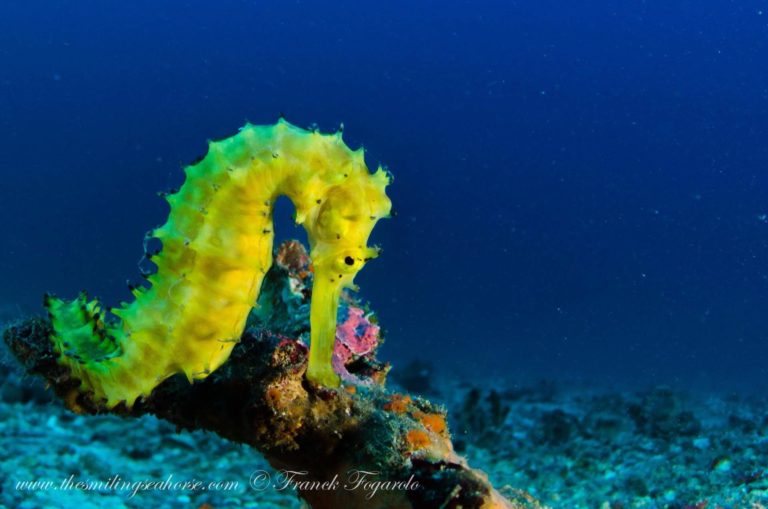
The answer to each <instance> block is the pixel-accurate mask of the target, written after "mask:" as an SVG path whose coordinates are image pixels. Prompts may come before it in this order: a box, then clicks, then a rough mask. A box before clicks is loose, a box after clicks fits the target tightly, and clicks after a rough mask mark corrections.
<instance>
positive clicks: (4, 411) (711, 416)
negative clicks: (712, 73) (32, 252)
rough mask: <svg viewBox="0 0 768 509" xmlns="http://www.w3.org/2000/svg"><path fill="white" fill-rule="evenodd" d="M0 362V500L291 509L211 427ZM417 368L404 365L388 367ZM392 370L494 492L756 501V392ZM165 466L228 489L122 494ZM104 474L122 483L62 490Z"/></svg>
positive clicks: (759, 494) (764, 421)
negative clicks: (72, 408) (83, 403)
mask: <svg viewBox="0 0 768 509" xmlns="http://www.w3.org/2000/svg"><path fill="white" fill-rule="evenodd" d="M2 367H3V369H2V371H1V372H0V373H1V374H0V437H2V438H0V440H2V447H0V458H1V459H2V462H1V463H0V468H2V480H1V481H0V506H2V507H8V508H22V509H31V508H46V507H50V508H60V507H77V508H78V509H88V508H95V507H110V508H121V507H127V508H138V507H141V508H146V507H153V508H154V507H157V508H175V507H193V508H203V509H219V508H230V507H232V508H234V507H259V508H276V507H283V508H287V507H301V506H302V503H301V502H300V501H299V500H298V499H297V497H296V496H295V493H293V492H292V491H290V490H279V489H275V488H270V489H265V490H258V491H257V490H254V489H252V488H251V487H250V485H249V480H250V478H251V475H252V474H253V473H254V472H257V471H261V470H264V471H270V470H269V467H268V466H267V464H266V463H265V461H264V460H263V459H262V458H261V457H260V455H259V454H258V453H256V452H255V451H253V450H251V449H250V448H248V447H245V446H241V445H238V444H233V443H230V442H228V441H226V440H224V439H221V438H219V437H218V436H216V435H213V434H211V433H204V432H195V433H188V432H181V433H177V432H176V430H175V428H174V427H173V426H172V425H170V424H168V423H165V422H162V421H159V420H157V419H154V418H151V417H145V418H142V419H122V418H119V417H115V416H78V415H74V414H72V413H70V412H68V411H67V410H66V409H64V408H63V406H62V405H61V404H60V403H58V402H57V401H55V400H53V399H52V398H51V396H50V394H49V393H48V392H47V391H46V390H45V388H44V387H43V386H42V383H41V382H40V381H39V380H37V379H35V378H31V377H25V376H22V375H21V374H20V373H19V370H18V368H17V367H16V366H15V365H14V363H13V361H12V360H11V359H8V358H7V354H6V356H5V357H4V358H3V360H2ZM428 371H429V370H428V366H426V365H421V366H403V367H402V370H401V371H400V373H403V374H406V375H407V374H409V373H426V372H428ZM393 378H394V379H393V384H395V386H397V385H396V384H397V383H398V382H399V383H400V384H401V385H402V386H404V387H405V388H408V389H410V390H412V391H415V392H421V393H424V394H425V395H426V396H427V397H429V398H431V399H435V400H437V401H442V402H444V403H445V404H446V405H447V407H448V409H449V411H450V423H451V429H452V433H453V436H454V443H455V445H456V448H457V449H458V450H459V451H461V452H462V453H463V454H465V455H466V456H467V458H468V460H469V462H470V464H471V465H472V466H474V467H475V468H480V469H482V470H484V471H485V472H486V473H487V474H488V475H489V477H490V478H491V480H492V481H493V483H494V485H495V486H497V488H499V489H501V491H502V492H503V491H504V489H505V486H513V487H515V488H519V489H523V490H525V491H527V492H529V493H531V494H532V495H534V496H536V497H537V498H539V499H540V500H541V501H542V502H544V503H545V504H547V505H548V506H549V507H552V508H564V509H579V508H596V509H628V508H669V509H715V508H718V507H720V508H724V509H729V508H745V509H759V508H763V507H768V411H766V410H768V400H766V398H765V397H744V396H739V395H714V394H711V393H710V394H696V393H690V392H689V393H685V394H683V393H681V392H679V391H676V390H673V389H670V388H665V387H652V388H648V389H643V390H637V391H624V392H609V391H606V390H604V389H600V388H584V387H580V388H576V387H575V386H573V385H565V384H562V385H559V384H555V383H551V382H540V383H534V384H530V385H511V384H510V385H505V384H506V382H504V381H499V380H496V381H493V383H491V382H490V381H489V382H486V383H484V384H482V385H479V384H478V381H477V380H474V381H473V384H474V385H471V384H468V383H462V382H461V381H457V380H455V379H454V380H452V381H443V382H440V381H439V380H440V377H438V376H437V375H431V374H430V375H429V376H422V377H419V376H407V377H400V378H399V379H398V377H397V376H394V377H393ZM445 380H449V379H448V378H446V379H445ZM169 475H170V476H172V481H173V482H176V481H194V480H199V481H202V482H203V483H204V484H205V485H207V483H209V482H217V483H229V485H226V484H222V485H220V486H218V487H217V486H213V487H211V488H212V489H204V490H203V489H195V490H190V489H187V490H185V489H176V490H170V489H150V490H140V491H138V492H137V493H135V494H134V495H132V492H131V489H132V487H133V486H135V484H133V483H135V482H137V481H163V480H165V479H167V478H168V476H169ZM114 476H119V478H120V481H121V482H122V481H125V482H126V483H127V484H124V485H123V486H122V487H121V488H122V489H118V487H117V484H113V485H112V486H106V485H102V486H97V487H91V489H79V488H77V487H75V484H76V483H77V482H86V483H87V482H93V481H102V482H103V483H104V484H106V483H107V482H109V481H110V480H112V479H113V478H114ZM35 481H37V482H38V484H37V485H33V484H30V483H33V482H35ZM45 483H47V484H45ZM217 488H218V489H217Z"/></svg>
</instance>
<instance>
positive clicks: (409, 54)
mask: <svg viewBox="0 0 768 509" xmlns="http://www.w3.org/2000/svg"><path fill="white" fill-rule="evenodd" d="M767 37H768V2H763V1H753V0H743V1H738V2H727V1H640V0H638V1H626V0H620V1H605V0H600V1H594V2H571V1H564V0H560V1H553V0H516V1H513V0H507V1H493V2H491V1H448V2H445V1H442V2H437V1H431V0H430V1H409V2H405V1H400V0H397V1H391V0H390V1H387V2H375V3H374V2H359V1H358V2H351V1H336V2H319V1H294V0H289V1H280V2H276V1H272V2H266V1H265V2H258V1H251V2H243V1H234V0H223V1H218V2H203V1H198V0H195V1H176V0H174V1H167V2H156V1H151V2H150V1H147V0H136V1H132V2H103V1H95V0H78V1H39V0H27V1H24V2H21V1H7V2H3V3H2V5H0V176H1V177H2V179H1V180H0V274H2V283H0V302H2V303H5V304H12V305H16V304H18V305H19V306H21V307H22V308H23V309H25V310H27V311H28V312H37V311H41V306H40V302H41V295H42V294H43V292H45V291H53V292H55V293H57V294H58V295H61V296H74V295H75V294H76V292H78V291H79V290H80V289H88V290H89V292H90V293H91V294H92V295H96V296H99V297H101V298H102V299H103V300H104V301H105V302H106V303H108V304H114V303H116V302H117V301H118V300H120V299H126V298H127V296H128V291H127V288H126V284H125V281H126V279H131V280H132V281H133V282H136V281H138V280H139V278H138V269H137V266H136V265H137V261H138V259H139V257H140V255H141V240H142V237H143V235H144V233H145V231H147V230H148V229H150V228H152V227H153V226H156V225H158V224H161V223H163V222H164V220H165V217H166V215H167V206H166V205H165V203H164V202H163V201H162V200H160V199H158V198H156V196H155V192H156V191H159V190H163V189H167V188H169V187H173V186H178V185H179V184H180V183H181V178H182V172H181V170H180V168H181V166H182V164H185V163H189V162H191V161H192V160H193V159H194V158H195V157H196V156H199V155H201V154H202V153H203V152H204V151H205V146H206V145H205V141H206V140H207V139H209V138H219V137H224V136H228V135H230V134H233V133H234V132H236V130H237V128H238V127H240V126H241V125H242V124H243V123H244V122H245V121H246V120H249V121H251V122H254V123H271V122H274V121H275V120H276V119H277V118H278V116H279V115H280V114H281V113H282V114H284V115H285V116H286V118H287V119H288V120H289V121H291V122H293V123H295V124H298V125H301V126H309V125H311V124H313V123H316V124H318V125H319V126H320V127H321V128H322V129H324V130H326V131H333V130H335V129H336V127H337V126H338V125H339V124H340V123H342V122H343V123H344V126H345V139H346V140H347V141H348V142H349V143H350V144H351V145H352V146H354V147H356V146H359V145H361V144H364V145H365V147H366V148H367V149H368V160H369V162H370V163H371V164H376V163H378V162H379V161H381V162H382V163H384V164H386V165H387V166H388V167H389V169H390V170H391V171H392V173H393V174H394V175H395V183H394V185H393V186H392V187H391V190H390V194H391V197H392V199H393V202H394V206H395V209H396V211H397V217H396V218H394V219H392V220H388V221H382V222H381V223H380V224H379V226H378V227H377V228H376V231H375V233H374V236H373V242H375V243H378V244H380V245H382V246H383V248H384V252H383V256H382V257H381V258H380V259H378V260H376V261H374V262H372V263H370V264H369V265H368V267H366V269H365V270H364V271H363V272H362V273H361V274H360V275H359V276H358V282H359V283H360V285H361V286H362V288H363V295H364V296H365V297H366V298H369V299H370V300H371V302H372V304H373V306H374V308H375V309H376V310H378V312H379V315H380V317H381V320H382V322H383V324H384V326H385V328H386V329H387V345H386V348H385V350H384V352H383V353H384V356H385V357H386V358H388V359H390V360H392V361H393V362H394V363H395V365H396V369H397V366H402V365H403V364H404V362H405V361H407V360H408V359H411V358H422V359H427V360H430V361H431V362H433V363H435V364H436V365H438V366H439V367H441V368H443V369H446V370H448V371H449V372H456V373H462V374H463V376H477V377H484V376H485V375H489V374H490V375H497V376H504V377H509V378H510V379H517V378H521V379H526V378H530V379H535V378H540V377H554V378H562V379H583V380H596V381H600V382H601V383H616V384H620V383H624V382H640V383H670V384H681V385H686V384H690V385H699V386H708V387H729V386H741V387H752V388H757V389H758V390H759V389H760V388H763V389H764V388H765V385H766V371H767V370H766V360H768V218H766V214H768V38H767ZM281 207H282V208H281V213H280V217H279V224H278V225H277V229H278V230H279V231H280V232H281V236H292V235H293V231H292V230H291V228H292V226H290V224H289V223H290V221H289V216H290V210H289V207H286V206H281Z"/></svg>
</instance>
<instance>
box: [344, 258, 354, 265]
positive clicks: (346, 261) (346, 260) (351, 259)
mask: <svg viewBox="0 0 768 509" xmlns="http://www.w3.org/2000/svg"><path fill="white" fill-rule="evenodd" d="M344 263H346V264H347V265H354V264H355V259H354V258H352V257H351V256H347V257H346V258H344Z"/></svg>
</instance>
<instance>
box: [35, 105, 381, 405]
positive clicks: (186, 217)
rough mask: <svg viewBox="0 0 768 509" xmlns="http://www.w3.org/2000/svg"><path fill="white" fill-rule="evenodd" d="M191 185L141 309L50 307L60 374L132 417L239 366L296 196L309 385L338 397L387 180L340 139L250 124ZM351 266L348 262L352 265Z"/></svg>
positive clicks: (164, 237) (204, 162) (159, 234)
mask: <svg viewBox="0 0 768 509" xmlns="http://www.w3.org/2000/svg"><path fill="white" fill-rule="evenodd" d="M184 173H185V175H186V178H185V181H184V184H183V185H182V186H181V187H180V188H179V189H178V190H176V191H174V192H170V193H167V194H165V195H164V198H165V200H166V201H167V202H168V204H169V205H170V212H169V215H168V219H167V221H166V222H165V223H164V224H162V225H160V226H158V227H156V228H154V229H152V230H150V232H148V233H147V235H146V236H145V245H146V242H147V241H148V240H149V239H152V238H156V239H158V240H159V241H160V242H161V243H162V249H161V250H160V251H159V252H155V253H152V254H151V255H150V256H149V257H148V258H151V260H152V262H153V263H154V264H155V265H156V266H157V271H156V272H155V273H153V274H148V275H145V279H146V281H147V282H148V283H149V285H150V286H149V287H144V286H141V285H138V286H135V287H131V293H132V294H133V296H134V300H133V301H132V302H129V303H126V302H123V303H121V304H120V306H119V307H117V308H111V309H110V313H111V314H112V315H113V317H114V318H112V319H107V318H106V317H105V312H104V311H103V310H102V306H101V304H100V303H99V302H98V300H96V299H93V300H89V299H88V297H87V295H86V294H85V293H84V292H83V293H81V294H80V295H79V296H78V297H77V298H76V299H74V300H72V301H65V300H62V299H58V298H56V297H52V296H46V299H45V307H46V308H47V309H48V312H49V315H50V317H51V322H52V325H53V331H54V332H53V334H52V335H51V340H52V341H53V345H54V350H55V351H56V352H57V354H58V355H59V362H60V363H61V364H64V365H66V366H67V367H68V368H69V369H70V371H71V372H72V375H73V376H74V377H75V378H78V379H80V380H81V386H80V388H79V390H80V391H81V392H89V393H91V394H92V397H93V398H94V399H95V400H97V401H102V402H103V404H105V405H106V406H107V407H108V408H112V407H114V406H115V405H117V404H118V403H121V402H123V403H125V404H126V405H127V406H128V407H131V406H132V405H133V404H134V402H135V401H136V399H137V398H139V397H142V396H143V397H146V396H148V395H149V394H150V393H151V392H152V390H153V389H154V388H155V387H156V386H157V385H158V384H159V383H161V382H162V381H163V380H164V379H166V378H167V377H169V376H172V375H174V374H176V373H184V374H185V375H186V376H187V378H188V379H189V380H190V381H193V380H196V379H202V378H205V377H207V376H208V375H209V374H210V373H212V372H213V371H215V370H216V369H217V368H218V367H219V366H221V365H222V364H223V363H224V362H225V361H226V360H227V358H228V357H229V355H230V352H231V351H232V348H233V346H234V345H235V344H236V343H237V341H238V340H239V338H240V336H241V335H242V332H243V329H244V327H245V323H246V318H247V317H248V314H249V312H250V311H251V309H252V307H253V306H254V305H255V303H256V300H257V298H258V294H259V291H260V288H261V283H262V281H263V278H264V275H265V274H266V272H267V270H269V267H270V265H271V263H272V247H273V238H274V233H273V230H274V228H273V224H272V223H273V221H272V212H273V207H274V203H275V200H276V199H277V198H278V197H279V196H283V195H284V196H287V197H288V198H289V199H290V200H291V201H292V202H293V204H294V206H295V209H296V222H297V223H298V224H301V225H303V227H304V228H305V229H306V231H307V236H308V239H309V244H310V257H311V259H312V263H313V267H314V272H315V277H314V285H313V290H312V300H311V311H310V322H311V323H310V325H311V333H310V356H309V357H310V359H309V364H308V368H307V375H306V376H307V378H308V379H309V380H310V381H312V382H315V383H319V384H322V385H325V386H330V387H335V386H338V385H339V379H338V376H337V375H336V374H335V373H334V372H333V368H332V366H331V356H332V352H333V345H334V340H335V331H336V311H337V308H338V304H339V296H340V293H341V291H342V290H343V289H345V288H348V289H355V288H356V285H355V284H354V277H355V275H356V274H357V273H358V272H359V271H360V269H362V267H363V266H364V265H365V263H366V262H367V261H369V260H370V259H373V258H375V257H376V256H378V248H374V247H369V246H368V245H367V242H368V238H369V236H370V234H371V231H372V230H373V227H374V226H375V225H376V223H377V221H378V220H379V219H381V218H385V217H388V216H389V213H390V209H391V203H390V200H389V198H388V197H387V195H386V192H385V188H386V187H387V185H389V183H390V182H391V175H390V174H389V172H388V171H386V170H384V169H383V168H381V167H379V168H378V169H377V171H376V172H373V173H371V172H370V171H369V169H368V167H367V166H366V163H365V157H364V152H363V150H362V148H361V149H358V150H354V151H353V150H352V149H350V148H349V147H348V146H347V145H346V143H344V141H343V139H342V136H341V132H340V131H339V132H336V133H332V134H323V133H320V132H319V131H317V130H305V129H302V128H299V127H296V126H294V125H292V124H290V123H289V122H287V121H285V120H284V119H282V118H281V119H280V120H278V122H277V123H275V124H272V125H254V124H250V123H246V124H245V125H244V126H243V127H241V128H240V129H239V131H238V132H237V134H235V135H233V136H231V137H229V138H225V139H222V140H211V141H209V142H208V152H207V153H206V155H205V156H204V157H203V158H201V159H200V160H198V161H197V162H195V163H193V164H191V165H189V166H187V167H185V168H184ZM350 262H351V263H350Z"/></svg>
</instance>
